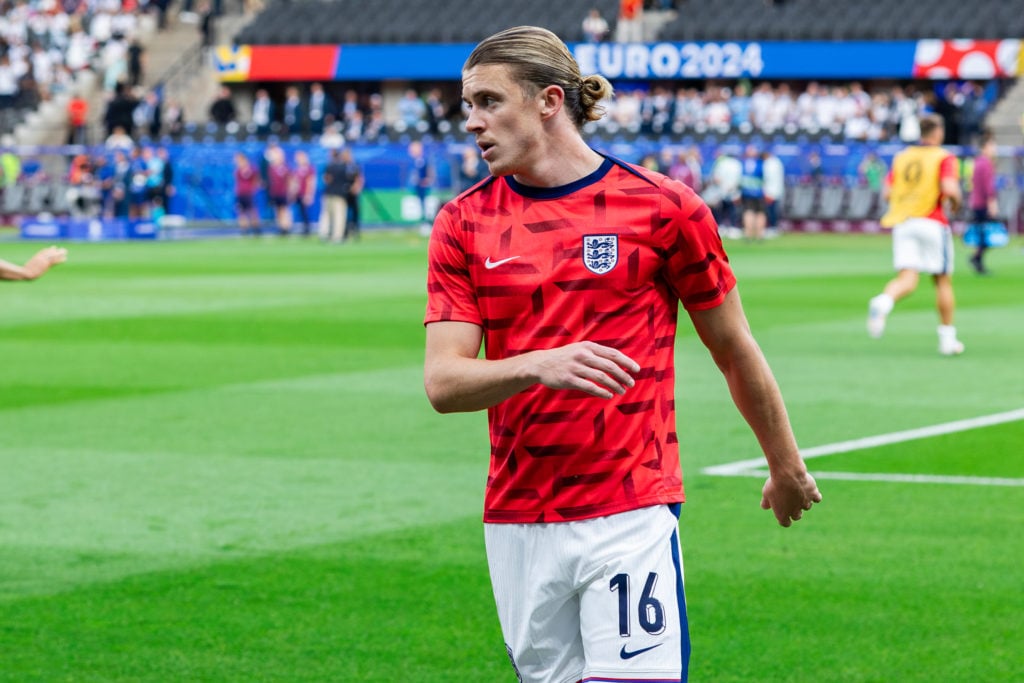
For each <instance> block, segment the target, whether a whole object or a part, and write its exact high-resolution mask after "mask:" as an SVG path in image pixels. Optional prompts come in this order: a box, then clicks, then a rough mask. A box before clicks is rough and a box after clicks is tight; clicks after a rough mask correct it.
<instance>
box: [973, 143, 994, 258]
mask: <svg viewBox="0 0 1024 683" xmlns="http://www.w3.org/2000/svg"><path fill="white" fill-rule="evenodd" d="M995 156H996V141H995V138H993V137H992V134H991V133H987V132H986V133H984V134H983V135H982V137H981V146H980V148H979V150H978V156H977V158H976V159H975V160H974V173H973V175H972V176H971V179H972V180H971V197H970V201H971V204H970V209H971V218H972V220H973V223H972V224H971V226H970V227H971V229H973V230H974V231H975V233H976V235H977V239H978V246H977V247H976V248H975V250H974V254H972V255H971V259H970V263H971V267H972V268H974V272H976V273H978V274H979V275H987V274H988V272H989V271H988V269H987V268H986V267H985V252H986V251H987V250H988V248H989V243H988V236H987V230H988V224H989V223H991V222H992V221H994V220H996V216H998V215H999V201H998V199H997V198H996V196H997V195H996V167H995V162H994V160H995Z"/></svg>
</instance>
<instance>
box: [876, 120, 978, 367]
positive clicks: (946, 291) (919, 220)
mask: <svg viewBox="0 0 1024 683" xmlns="http://www.w3.org/2000/svg"><path fill="white" fill-rule="evenodd" d="M944 135H945V128H944V125H943V122H942V119H941V118H940V117H939V116H936V115H934V114H929V115H928V116H925V117H924V118H922V120H921V140H920V144H919V145H915V146H912V147H908V148H907V149H905V150H903V151H902V152H900V153H899V154H897V155H896V157H895V158H894V159H893V163H892V170H891V171H890V172H889V176H888V178H887V179H886V183H885V186H884V187H883V188H882V196H883V198H884V199H887V200H888V201H889V210H888V211H887V212H886V213H885V215H884V216H882V221H881V222H882V225H883V226H884V227H887V228H892V254H893V266H894V267H895V268H896V271H897V272H896V277H894V278H893V279H892V280H890V281H889V282H888V283H886V285H885V288H884V289H883V290H882V293H881V294H879V295H878V296H876V297H874V298H873V299H871V301H870V303H869V304H868V321H867V328H868V334H869V335H871V336H872V337H875V338H876V339H877V338H879V337H881V336H882V334H883V333H884V332H885V323H886V318H887V317H888V315H889V313H890V312H891V311H892V309H893V306H894V305H895V304H896V302H897V301H899V300H900V299H902V298H904V297H907V296H909V295H910V294H912V293H913V292H914V290H915V289H917V284H918V282H919V280H920V274H921V273H928V274H930V275H931V276H932V280H933V281H934V282H935V307H936V308H937V309H938V312H939V327H938V335H939V353H941V354H942V355H944V356H952V355H956V354H960V353H963V351H964V345H963V344H962V343H961V342H960V341H959V340H958V339H957V336H956V328H955V327H954V326H953V313H954V311H955V309H956V299H955V298H954V295H953V233H952V231H951V230H950V227H949V218H948V217H947V215H946V211H945V208H944V206H943V204H945V203H948V204H949V205H950V209H951V210H952V211H954V212H955V211H956V210H957V209H958V208H959V207H960V202H961V193H960V172H959V168H958V165H957V160H956V157H955V156H953V154H952V153H950V152H947V151H946V150H944V149H942V147H941V145H942V140H943V136H944Z"/></svg>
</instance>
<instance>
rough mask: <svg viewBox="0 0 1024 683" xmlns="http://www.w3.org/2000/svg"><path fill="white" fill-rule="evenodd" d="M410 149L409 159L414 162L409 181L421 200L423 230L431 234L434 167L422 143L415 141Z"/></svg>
mask: <svg viewBox="0 0 1024 683" xmlns="http://www.w3.org/2000/svg"><path fill="white" fill-rule="evenodd" d="M408 149H409V159H410V161H411V162H412V174H411V177H410V179H409V181H410V183H411V184H412V189H413V192H414V193H415V194H416V198H417V199H418V200H419V206H420V222H421V227H422V230H423V231H426V232H429V230H430V221H431V219H432V218H433V217H432V216H431V215H430V209H429V207H428V202H427V200H428V199H429V197H430V190H431V188H432V187H433V186H434V167H433V166H432V165H431V164H430V161H429V160H428V159H427V155H426V154H425V153H424V151H423V143H422V142H420V141H419V140H413V141H412V142H411V143H409V148H408Z"/></svg>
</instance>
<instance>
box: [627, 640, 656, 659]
mask: <svg viewBox="0 0 1024 683" xmlns="http://www.w3.org/2000/svg"><path fill="white" fill-rule="evenodd" d="M662 645H663V643H658V644H657V645H651V646H650V647H642V648H640V649H639V650H633V651H632V652H630V651H629V650H627V649H626V646H625V645H623V646H622V649H621V650H619V656H620V657H622V658H623V659H633V657H636V656H637V655H642V654H643V653H645V652H648V651H650V650H653V649H654V648H656V647H661V646H662Z"/></svg>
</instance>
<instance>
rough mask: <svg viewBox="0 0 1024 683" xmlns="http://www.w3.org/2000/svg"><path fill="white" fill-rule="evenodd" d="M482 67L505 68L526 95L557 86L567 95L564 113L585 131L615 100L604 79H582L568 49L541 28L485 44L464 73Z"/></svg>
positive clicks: (528, 28)
mask: <svg viewBox="0 0 1024 683" xmlns="http://www.w3.org/2000/svg"><path fill="white" fill-rule="evenodd" d="M483 64H504V65H505V66H508V67H509V68H510V69H511V71H512V76H513V78H515V79H516V80H517V81H518V82H519V83H520V84H521V85H522V86H523V90H524V92H526V93H527V95H532V94H533V93H535V92H537V91H538V90H541V89H543V88H546V87H548V86H549V85H557V86H558V87H560V88H561V89H562V90H563V92H565V109H566V111H567V112H568V114H569V117H570V118H571V119H572V121H573V123H575V124H576V127H577V128H582V127H583V124H585V123H586V122H587V121H597V120H598V119H600V118H601V117H602V116H603V115H604V107H602V106H600V105H599V104H598V103H599V102H600V101H601V100H603V99H604V98H606V97H611V96H612V84H611V83H609V82H608V79H606V78H605V77H604V76H599V75H591V76H586V77H583V76H582V75H581V74H580V66H579V64H577V63H576V60H575V58H573V56H572V53H571V52H569V48H568V47H566V46H565V43H563V42H562V40H561V39H560V38H559V37H558V36H556V35H555V34H554V33H552V32H551V31H549V30H547V29H545V28H540V27H538V26H516V27H515V28H509V29H505V30H504V31H501V32H499V33H495V34H494V35H493V36H491V37H489V38H485V39H484V40H482V41H481V42H480V43H479V44H478V45H477V46H476V47H475V48H474V49H473V52H472V53H471V54H470V55H469V59H467V60H466V63H465V64H464V65H463V67H462V70H463V71H464V72H465V71H468V70H469V69H472V68H473V67H475V66H480V65H483Z"/></svg>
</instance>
